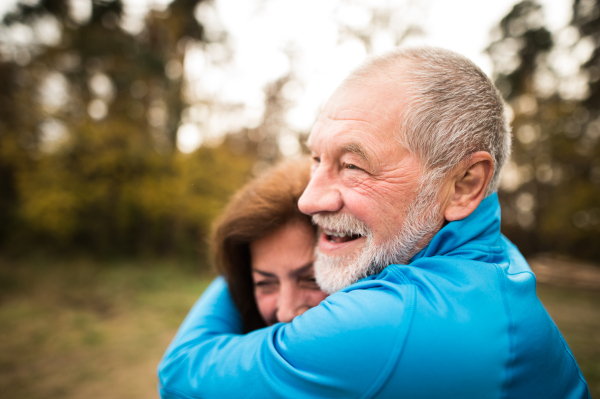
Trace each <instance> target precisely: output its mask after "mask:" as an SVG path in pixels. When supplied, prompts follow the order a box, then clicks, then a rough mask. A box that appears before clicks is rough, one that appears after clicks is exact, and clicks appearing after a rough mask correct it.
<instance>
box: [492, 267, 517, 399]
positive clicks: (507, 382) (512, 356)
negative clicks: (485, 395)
mask: <svg viewBox="0 0 600 399" xmlns="http://www.w3.org/2000/svg"><path fill="white" fill-rule="evenodd" d="M494 266H495V267H496V274H497V275H498V277H499V280H500V293H501V295H502V304H503V305H504V311H505V312H506V317H507V319H508V360H507V362H506V369H505V372H504V382H503V383H502V388H501V391H500V397H501V398H508V388H509V385H510V383H511V379H512V375H511V370H512V366H513V363H514V360H515V350H514V342H513V332H514V331H513V330H514V323H513V320H512V314H511V312H510V307H509V306H508V300H507V298H506V287H505V285H504V273H503V271H502V269H501V268H500V267H499V266H498V265H497V264H494Z"/></svg>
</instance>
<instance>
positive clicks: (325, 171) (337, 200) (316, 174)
mask: <svg viewBox="0 0 600 399" xmlns="http://www.w3.org/2000/svg"><path fill="white" fill-rule="evenodd" d="M335 183H336V181H335V177H334V176H331V172H330V171H329V168H328V167H326V166H324V165H322V164H321V165H318V166H317V167H316V169H314V170H313V172H312V174H311V177H310V182H309V183H308V186H307V187H306V189H305V190H304V193H302V196H301V197H300V199H299V200H298V208H299V209H300V211H301V212H302V213H305V214H307V215H315V214H317V213H321V212H337V211H339V210H340V209H341V208H342V196H341V194H340V192H339V190H338V189H337V184H335Z"/></svg>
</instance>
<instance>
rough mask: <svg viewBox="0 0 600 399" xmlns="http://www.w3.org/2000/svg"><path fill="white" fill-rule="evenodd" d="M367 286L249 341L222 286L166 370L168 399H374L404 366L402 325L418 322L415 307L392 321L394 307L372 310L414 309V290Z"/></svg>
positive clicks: (201, 307) (163, 380)
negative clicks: (395, 370) (399, 364)
mask: <svg viewBox="0 0 600 399" xmlns="http://www.w3.org/2000/svg"><path fill="white" fill-rule="evenodd" d="M360 284H362V285H360ZM360 284H359V287H361V288H362V289H355V290H352V291H348V292H340V293H336V294H334V295H332V296H330V297H328V298H327V299H326V300H324V301H323V302H321V304H320V305H319V306H317V307H315V308H312V309H310V310H308V311H307V312H306V313H305V314H303V315H302V316H298V317H296V318H295V319H294V321H293V322H292V323H286V324H284V323H279V324H276V325H274V326H271V327H268V328H263V329H260V330H257V331H254V332H252V333H249V334H246V335H241V322H240V320H239V314H238V313H237V310H236V309H235V306H234V304H233V302H232V301H231V298H230V296H229V293H228V291H227V286H226V283H225V282H224V280H223V279H222V278H218V279H216V280H215V281H214V282H213V283H212V284H211V286H210V287H209V288H208V289H207V290H206V292H205V293H204V294H203V296H202V297H201V298H200V300H199V301H198V302H197V303H196V305H195V306H194V307H193V308H192V310H191V312H190V314H189V315H188V317H187V318H186V320H185V321H184V323H183V324H182V326H181V328H180V330H179V332H178V333H177V335H176V336H175V338H174V340H173V342H172V343H171V345H170V346H169V348H168V349H167V352H166V353H165V355H164V357H163V360H162V361H161V364H160V365H159V380H160V382H159V383H160V386H159V390H160V394H161V396H162V398H163V399H167V398H169V399H174V398H217V397H236V398H263V397H298V398H302V397H333V396H339V397H367V396H372V395H374V394H375V393H376V392H377V391H378V390H379V389H380V387H381V386H382V384H383V383H384V382H385V380H386V379H387V377H388V376H389V374H390V373H391V372H392V370H393V368H394V366H395V364H396V361H397V357H398V356H399V353H398V354H397V356H394V352H395V351H400V350H401V348H402V346H403V342H404V340H405V338H406V333H407V332H406V331H405V329H404V328H402V327H401V326H400V324H401V320H402V319H405V318H406V317H410V315H409V313H410V312H412V306H405V307H403V308H400V309H399V313H398V316H399V317H397V318H394V319H395V321H392V322H390V321H389V314H383V313H385V312H383V311H381V312H380V313H378V311H377V309H385V308H387V309H389V305H390V304H388V306H385V304H384V306H365V304H377V303H378V304H379V305H381V304H382V303H381V302H382V301H383V302H386V301H394V302H398V301H400V302H406V303H408V304H410V303H411V301H412V300H413V299H414V292H413V291H412V289H413V287H408V286H405V288H406V289H405V291H403V292H397V291H398V290H397V287H396V288H394V287H391V288H390V287H386V286H385V285H383V286H381V285H380V284H379V285H378V284H376V283H374V282H366V283H360ZM369 284H370V285H369ZM391 290H395V291H396V292H393V293H391V292H390V291H391ZM395 305H396V306H395V307H397V303H396V304H395Z"/></svg>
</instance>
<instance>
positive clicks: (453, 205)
mask: <svg viewBox="0 0 600 399" xmlns="http://www.w3.org/2000/svg"><path fill="white" fill-rule="evenodd" d="M493 174H494V160H493V158H492V156H491V155H490V153H489V152H486V151H478V152H476V153H474V154H472V155H471V156H470V157H469V158H468V159H467V160H466V161H465V162H464V163H461V164H460V165H459V166H458V167H457V172H456V174H455V175H454V176H453V179H452V181H451V187H450V196H449V198H448V206H447V207H446V210H445V211H444V217H445V218H446V220H447V221H449V222H452V221H454V220H461V219H464V218H466V217H467V216H469V215H470V214H471V213H472V212H473V211H474V210H475V208H477V207H478V206H479V203H480V202H481V201H482V200H483V198H484V195H485V191H486V189H487V186H488V184H489V183H490V180H491V179H492V175H493Z"/></svg>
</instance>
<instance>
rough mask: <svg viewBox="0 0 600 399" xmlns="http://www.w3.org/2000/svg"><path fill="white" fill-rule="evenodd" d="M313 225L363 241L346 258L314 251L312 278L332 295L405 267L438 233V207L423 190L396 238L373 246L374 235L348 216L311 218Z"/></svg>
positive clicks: (430, 193) (432, 198) (432, 196)
mask: <svg viewBox="0 0 600 399" xmlns="http://www.w3.org/2000/svg"><path fill="white" fill-rule="evenodd" d="M313 222H314V223H316V224H317V225H319V226H321V227H326V228H327V229H330V230H336V231H341V232H346V233H352V234H360V235H362V236H364V237H365V238H366V241H365V244H364V246H363V248H362V249H361V250H359V251H357V253H354V254H350V255H346V256H327V255H324V254H322V253H321V252H320V251H319V247H318V246H317V248H316V250H315V255H316V260H315V264H314V268H315V278H316V280H317V283H318V284H319V286H320V287H321V289H322V290H323V291H325V292H326V293H328V294H333V293H334V292H337V291H339V290H341V289H342V288H344V287H347V286H349V285H351V284H354V283H355V282H357V281H358V280H360V279H362V278H364V277H367V276H370V275H373V274H379V273H381V272H382V271H383V269H385V268H386V267H387V266H389V265H391V264H407V263H408V261H409V260H410V258H412V257H413V256H414V255H415V254H416V253H417V252H418V251H419V250H421V248H420V247H419V246H421V247H423V246H424V245H425V244H426V243H425V244H424V243H423V242H422V241H423V238H425V237H428V236H429V239H431V237H433V235H434V234H435V233H436V232H437V231H438V230H439V228H440V225H441V220H440V205H439V204H438V203H437V201H436V198H435V194H434V193H433V192H432V190H427V189H425V190H422V191H421V192H420V194H419V195H418V196H417V198H415V200H414V201H413V202H412V203H411V204H410V206H409V209H408V211H407V216H406V218H405V219H404V222H403V223H402V226H401V227H400V229H399V231H398V234H396V236H393V237H390V238H389V239H387V240H386V241H384V242H382V243H375V240H374V238H373V233H372V232H371V230H370V229H369V228H368V227H367V226H366V225H365V224H364V223H363V222H362V221H360V220H358V219H357V218H356V217H354V216H353V215H350V214H335V213H332V214H324V215H320V214H317V215H313Z"/></svg>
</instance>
